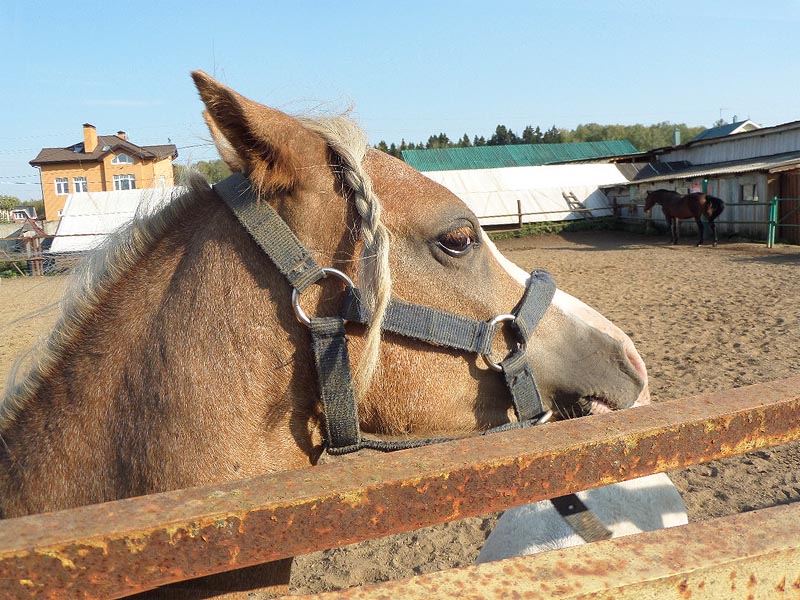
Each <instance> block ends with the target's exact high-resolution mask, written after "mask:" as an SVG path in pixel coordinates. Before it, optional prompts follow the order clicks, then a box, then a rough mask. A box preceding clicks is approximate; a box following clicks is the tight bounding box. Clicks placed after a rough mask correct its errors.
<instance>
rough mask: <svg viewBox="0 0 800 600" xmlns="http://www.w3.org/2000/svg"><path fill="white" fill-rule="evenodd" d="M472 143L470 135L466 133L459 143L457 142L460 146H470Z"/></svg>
mask: <svg viewBox="0 0 800 600" xmlns="http://www.w3.org/2000/svg"><path fill="white" fill-rule="evenodd" d="M471 145H472V144H471V143H470V141H469V136H468V135H467V134H466V133H465V134H464V137H462V138H461V139H460V140H458V143H457V144H456V146H457V147H458V148H469V147H470V146H471Z"/></svg>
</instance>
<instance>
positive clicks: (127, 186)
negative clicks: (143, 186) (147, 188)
mask: <svg viewBox="0 0 800 600" xmlns="http://www.w3.org/2000/svg"><path fill="white" fill-rule="evenodd" d="M114 189H115V190H135V189H136V177H135V176H134V175H114Z"/></svg>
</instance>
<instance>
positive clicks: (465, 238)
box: [436, 227, 476, 256]
mask: <svg viewBox="0 0 800 600" xmlns="http://www.w3.org/2000/svg"><path fill="white" fill-rule="evenodd" d="M475 238H476V236H475V230H473V229H472V227H459V228H458V229H453V230H452V231H448V232H447V233H445V234H444V235H441V236H439V239H438V240H437V241H436V245H437V246H439V247H440V248H441V249H442V250H444V251H445V252H447V253H448V254H449V255H450V256H462V255H464V254H466V253H467V252H469V251H470V249H471V248H472V246H473V245H475Z"/></svg>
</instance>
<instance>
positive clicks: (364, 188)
mask: <svg viewBox="0 0 800 600" xmlns="http://www.w3.org/2000/svg"><path fill="white" fill-rule="evenodd" d="M299 120H300V121H301V122H302V124H303V125H304V126H306V127H308V128H310V129H312V130H314V131H316V132H317V133H319V134H320V135H321V136H322V137H323V138H324V139H325V140H326V142H327V143H328V146H329V148H330V149H331V151H332V153H333V154H334V159H335V160H336V162H337V163H339V164H334V165H333V168H334V170H335V172H336V174H337V175H338V176H339V177H340V179H341V181H342V183H343V188H344V189H343V193H344V194H345V195H347V190H348V189H349V191H350V193H351V194H352V197H353V201H354V205H355V208H356V211H357V213H358V215H359V217H360V219H361V228H360V232H361V236H362V239H363V246H362V251H361V255H360V257H359V258H360V260H359V278H358V279H359V287H360V289H361V291H362V292H363V294H364V298H365V301H366V303H367V306H368V308H369V309H370V310H371V314H372V319H371V324H370V327H369V329H368V331H367V336H366V340H365V350H364V353H363V355H362V359H361V362H360V364H359V366H358V375H359V381H358V383H359V388H360V389H365V386H368V385H369V382H370V381H371V379H372V376H373V374H374V373H375V371H376V368H377V364H378V352H379V349H380V346H379V345H380V331H381V330H380V324H381V322H382V321H383V317H384V315H385V312H386V307H387V305H388V302H389V298H390V296H391V275H390V273H389V232H388V230H387V228H386V226H385V225H384V224H383V222H382V220H381V209H382V207H381V203H380V200H379V199H378V197H377V195H376V194H375V192H374V191H373V189H372V182H371V180H370V178H369V176H368V175H367V173H366V172H365V171H364V169H363V166H362V162H363V159H364V156H365V155H366V151H367V142H366V137H365V135H364V133H363V131H362V130H361V129H360V128H359V127H358V126H357V125H356V124H355V123H353V122H352V121H351V120H349V119H347V118H346V117H335V118H324V119H310V118H300V119H299ZM185 185H186V188H187V189H184V190H181V191H180V192H178V193H176V194H175V195H174V196H173V197H172V198H170V199H168V200H167V201H165V202H164V203H163V204H162V205H161V206H160V207H158V210H156V211H154V212H153V213H151V214H145V213H143V212H141V211H140V212H138V213H137V214H136V216H135V217H134V219H133V220H132V221H131V222H130V223H129V224H127V225H125V226H123V227H120V228H119V229H118V230H116V231H115V232H113V233H112V234H110V235H109V236H108V237H107V238H106V240H105V241H104V242H103V243H102V244H100V245H99V246H98V247H97V248H95V249H93V250H92V251H91V252H89V253H88V254H87V255H86V257H85V258H84V259H83V261H82V262H81V265H80V266H78V267H76V269H75V270H74V271H73V273H72V274H71V275H70V281H69V284H68V286H67V290H66V291H65V293H64V296H63V298H62V300H61V316H60V318H59V320H58V322H57V323H56V325H55V327H54V328H53V330H52V331H51V332H50V334H49V335H48V337H47V338H46V339H45V340H44V341H43V342H40V344H39V345H38V347H36V348H34V349H33V351H34V352H35V354H34V362H33V364H32V365H31V366H30V368H29V370H28V372H27V374H26V375H25V376H24V377H23V379H22V380H20V381H17V376H18V373H19V366H18V365H17V366H15V368H14V369H13V370H12V372H11V373H10V374H9V376H8V382H7V391H6V394H5V397H4V398H3V399H2V400H0V431H2V429H3V428H4V426H5V425H6V424H7V423H8V422H10V421H13V420H14V419H15V418H16V415H17V414H19V412H20V411H22V410H23V409H24V408H25V406H26V404H27V403H28V402H29V401H30V399H31V398H32V397H33V396H34V395H35V393H36V390H37V388H38V387H39V386H41V385H42V384H43V383H44V382H45V381H47V379H48V378H49V377H51V376H53V375H54V374H55V369H56V368H57V367H58V361H59V359H60V358H61V357H62V356H64V354H65V353H68V352H69V351H70V350H71V348H72V347H73V346H74V345H75V343H76V341H77V340H79V339H80V334H81V330H82V329H83V327H84V325H85V324H86V323H87V322H88V321H89V320H90V319H91V318H92V317H93V315H94V313H95V312H96V310H97V308H98V307H99V306H101V305H102V302H103V300H104V298H105V294H106V292H107V291H108V290H110V289H112V288H113V286H114V285H115V284H116V283H117V282H118V281H120V279H121V278H123V277H124V276H125V275H126V273H128V272H129V271H130V270H131V269H133V268H135V267H136V266H137V264H138V262H139V261H140V260H141V259H142V258H143V257H144V256H145V255H146V254H147V253H148V252H150V251H151V250H152V249H153V248H154V246H155V244H156V243H157V242H158V241H159V240H160V239H161V238H162V237H163V236H164V235H166V234H167V233H168V232H169V231H170V230H171V229H173V228H174V227H175V226H176V225H177V224H179V222H180V218H181V216H182V215H183V214H185V211H186V210H187V208H188V207H190V206H193V205H195V203H196V202H197V201H198V199H205V200H206V201H209V202H213V201H214V199H215V195H214V192H213V191H212V190H211V188H210V187H209V184H208V182H207V181H206V179H205V178H204V177H203V176H202V175H200V174H199V173H196V172H190V173H189V174H188V175H187V176H186V178H185ZM0 441H1V439H0Z"/></svg>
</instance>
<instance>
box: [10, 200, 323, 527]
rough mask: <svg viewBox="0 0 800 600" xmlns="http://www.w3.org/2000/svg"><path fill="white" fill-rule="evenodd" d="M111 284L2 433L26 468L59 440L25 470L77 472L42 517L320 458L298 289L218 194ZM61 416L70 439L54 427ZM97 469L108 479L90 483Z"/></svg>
mask: <svg viewBox="0 0 800 600" xmlns="http://www.w3.org/2000/svg"><path fill="white" fill-rule="evenodd" d="M110 279H113V280H110V281H106V282H105V283H103V284H102V285H101V286H99V287H98V289H96V290H94V300H93V301H92V303H91V304H86V305H84V306H82V307H81V310H80V311H79V313H78V314H77V315H72V316H71V317H69V318H67V319H66V320H65V321H64V322H62V324H61V330H60V331H59V332H56V333H55V335H54V337H53V340H55V341H52V342H51V344H50V345H51V354H50V356H49V358H48V359H47V360H46V361H45V366H44V367H43V368H42V369H40V370H39V371H38V372H34V373H33V375H32V376H31V377H30V379H29V380H28V383H27V385H26V386H24V387H23V388H22V389H21V390H20V391H18V393H17V394H16V396H15V397H14V398H12V399H11V400H10V404H9V406H12V407H13V410H12V408H8V409H7V410H8V411H9V412H10V413H13V414H9V415H7V417H6V419H5V422H4V423H3V424H2V429H0V433H2V435H3V438H4V440H5V441H6V442H7V445H8V446H7V447H8V456H5V457H0V463H3V462H6V463H8V462H9V461H10V462H11V463H13V462H14V460H15V459H16V458H17V456H18V455H19V454H20V453H22V452H23V449H24V448H25V447H26V446H27V445H28V444H27V443H26V440H29V439H30V438H32V437H39V438H47V439H49V442H48V443H45V444H42V443H37V444H30V447H32V448H43V447H47V446H48V445H49V446H50V447H51V448H56V449H57V450H55V451H51V452H49V454H50V457H47V456H45V455H44V454H42V455H41V456H36V455H35V451H34V452H33V453H29V454H28V455H27V456H26V461H27V462H28V465H29V469H28V473H27V475H26V476H28V477H29V478H30V479H33V478H37V477H38V478H40V479H41V480H42V481H50V477H48V472H50V473H52V472H54V470H61V471H62V472H67V473H70V474H71V477H59V478H56V479H59V480H66V481H67V482H69V481H73V482H75V483H74V485H73V484H70V483H65V485H67V487H71V488H74V489H70V490H65V491H63V493H61V495H62V496H63V497H64V500H63V502H61V504H60V505H58V506H51V505H36V503H35V501H34V500H30V503H32V504H33V505H34V506H35V509H36V510H47V509H52V508H63V507H64V505H77V504H83V503H87V502H97V501H101V500H108V499H112V498H118V497H124V496H129V495H134V494H141V493H149V492H155V491H163V490H167V489H173V488H178V487H187V486H196V485H204V484H211V483H217V482H221V481H226V480H230V479H235V478H240V477H243V476H248V475H253V474H256V473H264V472H272V471H279V470H285V469H289V468H295V467H299V466H302V465H304V464H309V462H313V461H314V460H315V459H316V453H318V447H317V444H318V443H319V440H318V439H316V438H315V436H316V431H317V427H318V417H317V415H316V414H315V410H316V407H315V405H314V402H313V400H312V399H313V398H314V397H315V392H316V390H315V384H314V380H313V377H312V376H311V375H310V373H309V372H305V371H304V370H303V365H307V366H308V368H310V365H311V364H312V361H311V357H310V351H309V350H307V349H306V348H307V345H308V344H307V340H306V335H307V334H306V333H305V332H304V331H303V330H302V329H301V327H300V326H299V324H297V323H296V320H295V318H294V315H293V311H292V308H291V304H290V290H289V289H288V284H287V283H286V282H285V281H284V280H283V278H282V276H280V274H279V273H278V272H277V270H276V269H275V268H274V267H273V265H272V264H271V263H270V262H269V260H268V259H267V258H266V257H265V256H264V255H263V254H262V253H261V251H260V250H259V249H258V248H257V246H256V245H255V244H254V243H253V241H252V240H251V239H250V238H249V237H248V236H247V234H246V233H245V232H244V230H243V229H242V227H241V225H240V224H239V223H238V222H237V221H236V220H235V219H234V218H233V216H232V215H231V214H230V212H229V211H228V209H227V208H226V207H225V206H224V205H223V204H222V203H221V202H220V201H219V200H218V199H217V198H216V196H215V195H213V194H211V193H210V192H206V193H205V194H200V197H198V199H197V202H194V203H192V204H187V206H186V207H185V209H184V211H183V214H179V215H176V219H175V222H174V223H173V227H171V228H169V229H168V231H167V232H166V233H165V235H164V236H163V237H161V238H160V239H158V240H156V241H154V242H153V243H152V244H151V245H150V247H149V248H148V249H147V250H146V251H145V252H143V253H142V254H141V256H139V257H138V259H137V260H136V261H135V264H134V265H133V268H130V269H128V270H126V271H125V272H121V273H119V274H118V275H117V276H115V277H113V278H110ZM101 280H102V278H101ZM56 413H60V417H59V419H58V420H57V419H56V417H55V414H56ZM48 415H50V416H48ZM51 417H52V421H53V422H59V423H64V426H63V427H62V430H61V431H55V432H54V431H51V429H50V428H49V426H48V423H49V422H50V421H51ZM89 449H91V450H89ZM53 452H55V454H56V456H55V457H53V456H52V454H53ZM156 463H157V464H156ZM108 465H114V467H113V468H112V469H111V471H112V472H110V473H109V467H108ZM6 466H7V465H6ZM0 471H2V468H0ZM84 472H85V473H95V474H96V473H107V479H105V480H103V478H102V477H100V478H99V479H98V478H97V477H95V481H85V480H84V477H85V476H82V475H81V473H84ZM0 475H1V473H0ZM2 483H3V481H2V476H0V484H2ZM11 483H13V482H11ZM80 486H84V488H85V491H83V492H81V491H79V490H78V489H77V488H78V487H80ZM4 487H5V486H4ZM41 496H42V497H44V496H46V493H44V492H42V494H41ZM0 508H1V507H0ZM6 512H8V510H7V511H6ZM12 512H13V511H12Z"/></svg>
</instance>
